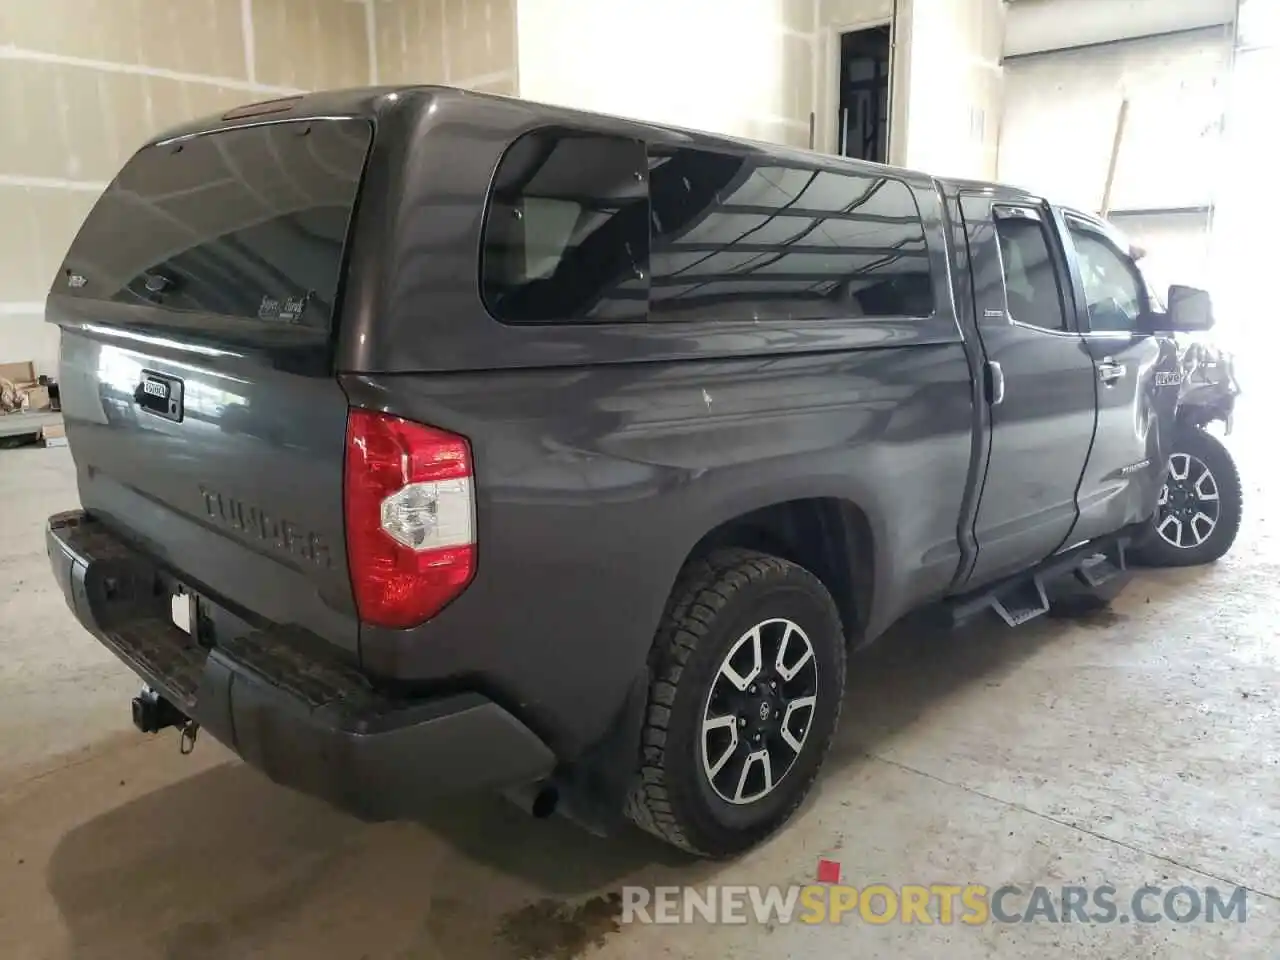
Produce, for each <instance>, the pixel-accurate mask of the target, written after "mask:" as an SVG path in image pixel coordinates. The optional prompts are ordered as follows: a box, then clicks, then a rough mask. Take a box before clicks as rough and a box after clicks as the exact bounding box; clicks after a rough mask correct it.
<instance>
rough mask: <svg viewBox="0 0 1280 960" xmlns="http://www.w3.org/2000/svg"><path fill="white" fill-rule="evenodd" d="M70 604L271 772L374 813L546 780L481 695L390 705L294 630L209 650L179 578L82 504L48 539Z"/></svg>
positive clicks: (519, 735) (396, 813)
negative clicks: (175, 615)
mask: <svg viewBox="0 0 1280 960" xmlns="http://www.w3.org/2000/svg"><path fill="white" fill-rule="evenodd" d="M45 541H46V548H47V550H48V554H49V562H50V563H51V564H52V566H53V572H54V576H55V577H56V578H57V581H58V584H59V586H61V587H62V592H63V594H64V595H65V596H66V599H67V604H68V605H69V606H70V607H71V609H72V611H73V612H74V613H75V615H76V618H77V619H78V620H79V621H80V623H81V624H83V625H84V627H85V628H86V629H87V630H88V631H89V632H90V633H92V634H93V635H94V636H95V637H97V638H98V640H99V641H100V642H101V643H102V644H103V645H104V646H106V647H107V648H108V649H109V650H111V651H112V653H114V654H115V655H116V656H117V657H118V658H120V660H122V661H123V662H124V663H125V665H127V666H128V667H129V668H130V669H132V670H133V671H134V672H135V673H136V674H138V676H139V677H141V678H142V679H143V681H145V682H146V683H147V684H148V685H150V686H151V687H152V688H154V689H155V690H156V691H158V692H159V693H160V694H161V695H163V696H164V697H165V698H166V699H167V700H169V701H170V702H171V703H172V704H173V705H174V706H175V707H177V709H179V710H180V711H182V712H183V713H184V714H185V715H186V716H188V717H189V718H191V719H193V720H195V721H196V722H198V723H199V724H200V725H201V726H202V727H204V728H205V729H206V730H207V731H208V732H209V733H211V734H212V735H213V736H214V737H216V738H217V739H218V740H220V741H221V742H222V743H224V744H226V745H227V746H228V747H230V748H231V749H232V750H234V751H235V752H236V753H238V754H239V755H240V756H241V757H243V758H244V759H245V760H246V761H247V762H249V763H250V764H252V765H253V766H255V767H257V768H258V769H260V770H262V771H263V772H264V773H266V774H267V776H269V777H270V778H271V779H272V780H274V781H276V782H277V783H280V784H283V785H285V786H289V787H293V788H295V789H298V790H301V791H303V792H305V793H310V794H313V795H315V796H318V797H322V798H324V799H326V800H328V801H329V802H331V803H333V804H335V805H337V806H340V807H342V808H344V809H346V810H349V811H351V812H352V813H355V814H357V815H358V816H362V817H364V818H366V819H376V820H384V819H398V818H406V817H412V816H414V815H415V814H417V813H419V812H421V810H422V809H423V806H424V805H425V804H426V803H427V802H428V801H429V800H431V799H432V798H435V797H438V796H441V795H444V794H449V793H458V792H465V791H470V790H497V789H502V788H506V787H512V786H517V785H520V784H524V783H531V782H534V781H537V780H540V779H543V778H545V777H546V776H548V775H549V774H550V772H551V770H552V768H553V766H554V764H555V759H554V757H553V755H552V753H551V751H550V750H549V749H548V748H547V746H546V745H545V744H544V743H543V742H542V741H541V740H540V739H538V737H537V736H535V735H534V734H533V733H532V732H531V731H530V730H529V729H528V728H527V727H526V726H525V725H524V724H522V723H521V722H520V721H519V720H517V719H516V718H515V717H513V716H512V715H511V714H510V713H508V712H507V711H506V710H504V709H503V708H502V707H500V706H498V705H497V704H495V703H493V702H492V701H489V700H487V699H485V698H484V697H482V696H480V695H478V694H473V693H460V694H452V695H448V696H441V697H438V698H431V699H425V700H404V699H391V698H387V697H385V696H381V695H379V694H378V693H377V692H376V691H374V690H372V689H371V688H370V686H369V684H368V681H367V680H366V679H365V678H364V677H363V676H362V675H361V674H360V673H359V672H358V671H355V670H353V669H352V668H350V667H348V666H347V665H345V664H342V663H339V662H337V661H335V660H334V659H332V657H327V656H326V655H325V647H326V644H325V643H324V641H322V640H320V639H319V638H317V637H315V636H313V635H311V634H309V633H307V632H306V631H303V630H300V629H298V628H295V627H278V628H272V629H268V630H257V631H254V632H252V633H249V634H248V635H246V636H242V637H236V638H234V639H229V640H225V641H224V640H223V639H221V638H220V639H219V641H218V644H217V645H216V646H215V647H214V648H212V649H208V648H206V647H204V646H201V645H200V644H199V643H197V642H196V641H195V640H194V639H193V638H192V637H191V636H189V635H188V634H187V633H186V632H185V631H183V630H181V629H179V628H178V627H177V626H175V625H174V624H173V622H172V619H171V608H170V598H171V596H172V593H173V591H174V590H175V589H177V587H179V586H180V584H179V583H178V582H177V581H175V580H173V579H172V578H170V577H169V576H168V575H167V574H165V573H164V572H163V571H161V570H159V569H158V568H157V567H156V566H155V564H154V563H152V562H151V561H150V560H149V559H148V558H147V557H146V556H145V555H144V554H142V553H140V552H138V551H136V550H134V549H133V548H132V547H130V546H129V545H127V544H125V543H124V542H123V541H121V540H120V539H118V538H117V537H115V536H114V535H113V534H112V533H111V532H110V531H109V530H107V529H106V528H105V527H104V526H103V525H102V524H101V523H99V522H98V521H96V520H94V519H93V518H92V517H89V516H87V515H86V514H84V513H82V512H75V513H65V514H59V515H57V516H54V517H51V518H50V519H49V524H48V527H47V530H46V534H45Z"/></svg>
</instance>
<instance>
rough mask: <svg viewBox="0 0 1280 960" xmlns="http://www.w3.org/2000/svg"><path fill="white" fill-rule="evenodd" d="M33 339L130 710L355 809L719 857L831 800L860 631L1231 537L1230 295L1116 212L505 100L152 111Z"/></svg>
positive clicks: (82, 591) (1031, 594) (86, 620)
mask: <svg viewBox="0 0 1280 960" xmlns="http://www.w3.org/2000/svg"><path fill="white" fill-rule="evenodd" d="M47 313H48V319H49V320H50V321H51V322H52V323H55V324H57V325H58V326H59V327H60V328H61V345H62V346H61V366H60V383H61V392H62V406H63V412H64V417H65V419H66V425H67V437H68V440H69V444H70V448H71V453H72V456H73V458H74V460H75V465H76V470H77V475H78V482H79V492H80V499H81V503H82V506H83V510H82V511H77V512H75V513H69V514H61V515H58V516H55V517H52V518H50V521H49V525H48V532H47V543H48V551H49V556H50V560H51V563H52V566H53V572H54V575H55V576H56V577H57V580H58V582H59V583H60V584H61V587H62V589H63V591H64V592H65V594H66V598H67V602H68V603H69V604H70V606H71V608H72V609H73V610H74V612H75V614H76V616H77V617H78V618H79V620H80V622H81V623H82V624H83V625H84V626H85V627H86V629H87V630H88V631H89V632H90V633H92V634H93V635H94V636H95V637H96V638H97V639H98V640H99V641H100V642H101V643H103V644H104V645H105V646H107V647H108V648H109V649H110V650H111V651H112V652H113V653H115V654H116V655H117V656H118V657H119V658H120V659H121V660H122V661H123V662H124V663H125V664H127V665H128V666H129V667H130V668H132V669H133V670H134V671H135V672H136V673H137V674H139V676H140V677H141V678H142V680H143V682H144V684H145V686H144V688H143V691H142V692H141V693H140V694H139V696H138V698H137V699H136V700H135V701H134V703H133V711H134V719H135V722H136V723H137V725H138V726H139V727H140V728H141V729H142V730H144V731H155V730H158V729H161V728H165V727H178V728H180V729H181V731H182V734H183V737H184V740H185V742H186V743H190V742H191V740H192V739H193V738H194V736H195V733H196V731H197V730H198V729H203V730H205V731H207V732H208V733H210V734H211V735H213V736H214V737H216V738H217V739H218V740H220V741H221V742H222V743H224V744H226V745H227V746H229V747H230V748H231V749H233V750H235V751H236V752H237V753H238V754H239V755H240V756H242V757H243V758H244V759H245V760H246V761H247V762H249V763H250V764H253V765H254V766H256V767H258V768H260V769H261V770H263V771H265V773H266V774H267V775H268V776H269V777H271V778H272V779H273V780H276V781H277V782H279V783H281V784H286V785H289V786H291V787H294V788H297V789H300V790H304V791H307V792H310V793H312V794H316V795H319V796H321V797H325V798H327V799H329V800H330V801H332V802H333V803H335V804H338V805H341V806H342V807H345V808H347V809H349V810H351V811H353V812H356V813H357V814H360V815H362V816H365V817H369V818H400V817H413V816H414V815H415V813H417V812H419V811H420V810H422V808H423V804H424V803H425V802H426V801H427V800H428V799H430V798H432V797H434V796H436V795H439V794H441V793H449V792H457V791H464V790H490V791H502V792H506V793H509V794H510V795H512V796H519V797H522V798H523V799H524V801H525V802H527V803H528V804H529V805H530V806H531V808H532V809H533V811H534V812H535V813H539V814H545V813H548V812H550V811H552V810H554V809H560V810H561V811H562V812H564V813H566V814H568V815H570V816H572V817H574V818H575V819H577V820H579V821H580V822H582V823H583V824H585V825H587V826H588V827H590V828H592V829H596V830H601V831H604V830H608V829H610V828H612V827H614V826H615V825H617V824H620V823H621V822H623V820H624V818H625V817H629V818H630V819H631V820H633V821H634V822H635V823H638V824H639V825H640V826H642V827H643V828H645V829H647V830H649V831H651V832H652V833H655V834H657V835H658V836H660V837H662V838H664V839H665V840H667V841H670V842H671V843H674V844H676V845H678V846H680V847H682V848H685V849H687V850H690V851H694V852H696V853H699V854H702V855H705V856H728V855H732V854H734V853H737V852H739V851H741V850H744V849H746V848H747V847H749V846H750V845H752V844H754V843H756V842H758V841H759V840H760V839H761V838H763V837H765V836H766V835H768V834H769V833H770V832H771V831H773V830H775V829H776V828H778V827H779V826H781V825H782V824H783V823H784V822H785V821H786V820H787V819H788V817H789V816H790V815H791V814H792V813H793V812H794V811H795V809H796V807H797V806H798V805H799V803H800V802H801V800H802V798H803V797H804V796H805V794H806V792H807V791H808V790H809V788H810V786H811V784H812V782H813V780H814V778H815V776H816V775H817V773H818V769H819V767H820V765H821V763H822V761H823V757H824V755H825V754H826V751H827V747H828V744H829V743H830V741H831V737H832V733H833V731H834V729H835V727H836V722H837V719H838V717H839V714H840V707H841V700H842V697H843V691H844V684H845V663H846V654H847V652H848V651H849V650H851V649H853V648H856V647H859V646H861V645H863V644H865V643H867V642H869V641H871V640H873V639H874V638H875V637H877V636H878V635H880V634H881V633H883V632H884V631H885V629H886V628H887V627H888V626H889V625H891V624H892V623H893V622H894V621H896V620H898V619H899V618H901V617H902V616H903V615H904V614H906V613H908V612H909V611H912V610H915V609H917V608H924V607H929V608H932V609H937V610H940V611H948V612H949V613H950V614H951V615H952V616H954V617H957V618H960V617H965V616H969V615H972V614H974V613H976V612H979V611H985V610H995V611H996V612H997V613H998V614H999V615H1000V616H1002V617H1004V619H1005V620H1006V621H1008V622H1009V623H1010V624H1017V623H1020V622H1022V621H1024V620H1027V619H1030V618H1031V617H1033V616H1035V615H1037V614H1039V613H1042V612H1044V611H1045V610H1046V609H1047V607H1048V604H1049V601H1048V599H1047V596H1048V594H1047V590H1048V588H1049V587H1050V586H1051V584H1052V581H1053V579H1054V578H1056V577H1060V576H1073V575H1074V576H1076V577H1078V578H1079V579H1082V580H1084V581H1085V582H1086V583H1088V584H1091V585H1099V584H1101V583H1102V582H1103V581H1105V580H1107V579H1109V578H1111V577H1114V576H1115V575H1116V573H1117V572H1118V571H1120V570H1121V569H1123V568H1124V567H1125V564H1126V557H1127V556H1137V557H1139V558H1145V559H1147V560H1148V561H1149V562H1154V563H1183V562H1186V563H1192V562H1194V563H1200V562H1207V561H1210V560H1213V559H1215V558H1216V557H1217V556H1219V555H1220V554H1222V553H1223V552H1224V551H1225V550H1226V549H1227V548H1228V547H1229V546H1230V544H1231V542H1232V539H1233V538H1234V536H1235V533H1236V530H1237V528H1238V525H1239V522H1240V485H1239V480H1238V477H1237V474H1236V471H1235V468H1234V466H1233V465H1232V461H1231V458H1230V457H1229V456H1228V454H1227V453H1226V451H1225V449H1224V447H1223V446H1222V444H1221V443H1220V442H1219V441H1218V440H1217V439H1216V438H1214V437H1213V436H1211V435H1210V434H1209V433H1207V432H1205V431H1204V430H1203V429H1201V428H1202V427H1203V426H1204V424H1205V423H1206V422H1207V421H1209V420H1211V419H1227V418H1229V417H1230V414H1231V403H1232V401H1233V399H1234V387H1233V385H1229V386H1228V388H1222V387H1221V377H1220V374H1221V373H1222V369H1223V368H1222V364H1228V366H1227V368H1226V369H1227V370H1228V371H1229V361H1228V360H1227V358H1225V357H1222V356H1219V355H1216V354H1215V355H1214V356H1215V357H1216V359H1214V360H1212V361H1210V362H1209V363H1208V366H1209V367H1214V366H1216V367H1217V370H1218V374H1217V375H1215V376H1217V379H1215V381H1214V382H1215V383H1217V384H1218V386H1217V387H1215V388H1214V389H1213V390H1211V391H1208V394H1210V395H1211V399H1205V398H1204V397H1201V398H1200V400H1199V401H1196V402H1189V401H1190V400H1195V397H1194V396H1193V393H1194V391H1192V390H1191V389H1190V387H1191V386H1192V384H1191V383H1190V381H1191V380H1192V379H1194V378H1195V377H1197V376H1199V375H1200V374H1199V373H1198V371H1202V370H1203V369H1208V367H1206V365H1205V362H1204V357H1205V350H1206V349H1208V348H1205V347H1203V346H1202V347H1200V348H1198V350H1199V352H1198V353H1196V354H1195V357H1190V356H1189V354H1188V350H1187V349H1186V348H1185V347H1184V346H1181V345H1180V339H1182V338H1184V337H1185V336H1186V334H1188V333H1189V332H1194V331H1201V330H1204V329H1207V328H1208V327H1209V326H1210V325H1211V322H1212V316H1211V308H1210V304H1209V301H1208V298H1207V296H1206V295H1205V294H1204V293H1203V292H1201V291H1197V290H1192V289H1189V288H1182V287H1175V288H1173V289H1172V290H1171V291H1170V292H1169V296H1168V302H1167V305H1166V304H1162V303H1160V302H1159V301H1158V299H1157V298H1155V297H1154V296H1153V294H1152V293H1151V292H1150V291H1149V290H1148V288H1147V285H1146V283H1145V282H1144V279H1143V276H1142V274H1141V272H1140V270H1139V269H1138V267H1137V266H1136V264H1135V262H1134V259H1133V257H1132V256H1131V253H1130V250H1129V247H1128V245H1127V243H1126V242H1125V241H1124V239H1123V238H1122V237H1120V236H1119V235H1118V234H1117V233H1116V232H1115V231H1114V230H1113V229H1112V228H1111V227H1109V226H1108V225H1107V224H1106V223H1104V222H1102V221H1100V220H1099V219H1097V218H1096V217H1093V216H1090V215H1087V214H1084V213H1078V212H1074V211H1070V210H1064V209H1060V208H1058V207H1056V206H1054V205H1052V204H1051V203H1048V202H1046V201H1045V200H1044V199H1042V198H1040V197H1036V196H1031V195H1028V194H1027V193H1025V192H1022V191H1019V190H1014V189H1010V188H1008V187H1003V186H999V185H996V184H990V183H970V182H954V181H946V180H939V179H936V178H934V177H931V176H928V175H926V174H922V173H915V172H911V171H908V170H901V169H894V168H889V167H883V166H877V165H872V164H865V163H856V162H849V161H845V160H841V159H837V158H833V157H827V156H819V155H815V154H811V153H806V152H803V151H797V150H790V149H785V148H780V147H771V146H767V145H763V144H756V143H746V142H742V141H737V140H732V139H727V138H723V137H717V136H711V135H706V134H700V133H693V132H689V131H685V130H677V129H670V128H666V127H661V126H655V125H652V124H644V123H638V122H633V121H628V120H621V119H616V118H611V117H604V116H597V115H592V114H586V113H578V112H573V111H569V110H563V109H557V108H551V107H545V106H540V105H536V104H532V103H526V102H522V101H519V100H513V99H505V98H497V97H486V96H480V95H475V94H470V93H464V92H461V91H457V90H451V89H445V88H433V87H413V88H398V89H370V90H355V91H343V92H330V93H321V94H314V95H310V96H305V97H292V98H287V99H283V100H277V101H272V102H268V103H261V104H254V105H251V106H247V107H243V108H240V109H237V110H233V111H231V112H229V113H227V114H226V115H224V116H220V117H213V118H208V119H205V120H202V121H200V122H198V123H192V124H190V125H188V126H185V127H183V128H181V129H177V130H173V131H171V132H169V133H167V134H166V135H164V136H163V137H161V138H159V139H157V140H155V141H153V142H151V143H148V144H146V145H145V146H143V147H142V148H141V149H140V150H139V151H138V152H137V154H136V155H134V156H133V157H132V159H130V160H129V161H128V163H127V164H126V165H125V167H124V169H123V170H122V171H121V172H120V174H119V175H118V176H117V177H116V178H115V180H114V181H113V182H112V183H111V185H110V186H109V188H108V189H107V191H106V192H105V194H104V195H103V196H102V198H101V199H100V200H99V201H98V203H97V205H96V206H95V207H94V209H93V211H92V212H91V213H90V215H89V217H88V219H87V220H86V221H85V223H84V225H83V227H82V228H81V230H80V232H79V234H78V236H77V237H76V238H75V241H74V243H73V244H72V246H71V249H70V251H69V252H68V254H67V257H66V260H65V262H64V263H63V265H62V267H61V269H60V270H59V272H58V275H57V276H56V278H55V279H54V283H53V288H52V290H51V292H50V295H49V299H48V309H47ZM1228 380H1230V377H1228Z"/></svg>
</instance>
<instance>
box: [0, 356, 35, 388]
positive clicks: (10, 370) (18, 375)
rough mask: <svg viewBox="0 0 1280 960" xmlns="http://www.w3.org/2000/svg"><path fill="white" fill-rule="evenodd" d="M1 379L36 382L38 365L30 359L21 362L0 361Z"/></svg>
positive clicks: (16, 381) (15, 381)
mask: <svg viewBox="0 0 1280 960" xmlns="http://www.w3.org/2000/svg"><path fill="white" fill-rule="evenodd" d="M0 380H11V381H13V382H14V383H35V381H36V365H35V364H34V363H32V362H31V361H30V360H23V361H22V362H21V363H0Z"/></svg>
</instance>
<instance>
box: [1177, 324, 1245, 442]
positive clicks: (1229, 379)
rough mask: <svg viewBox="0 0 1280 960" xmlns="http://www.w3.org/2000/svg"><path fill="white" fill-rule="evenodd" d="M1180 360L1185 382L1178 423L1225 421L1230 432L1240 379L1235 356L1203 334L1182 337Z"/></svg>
mask: <svg viewBox="0 0 1280 960" xmlns="http://www.w3.org/2000/svg"><path fill="white" fill-rule="evenodd" d="M1178 339H1179V341H1180V342H1179V344H1178V347H1179V354H1180V357H1179V361H1180V365H1181V372H1182V382H1181V387H1180V390H1179V393H1178V414H1177V417H1178V423H1179V424H1182V425H1186V426H1193V427H1205V426H1207V425H1208V424H1210V423H1213V422H1214V421H1215V420H1220V421H1222V423H1223V425H1224V428H1225V432H1226V433H1227V434H1230V433H1231V427H1232V421H1233V418H1234V414H1235V405H1236V397H1238V396H1239V395H1240V383H1239V381H1238V380H1237V379H1236V370H1235V360H1234V358H1233V357H1232V356H1231V354H1230V353H1228V352H1227V351H1226V350H1223V349H1222V348H1221V347H1218V346H1216V345H1215V344H1213V343H1207V342H1205V341H1204V340H1202V339H1200V338H1195V339H1192V338H1188V339H1187V340H1186V341H1185V342H1181V341H1182V340H1183V338H1181V337H1179V338H1178Z"/></svg>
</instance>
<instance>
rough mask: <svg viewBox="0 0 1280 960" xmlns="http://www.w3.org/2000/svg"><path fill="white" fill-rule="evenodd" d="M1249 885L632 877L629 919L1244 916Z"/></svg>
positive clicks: (971, 922) (625, 891)
mask: <svg viewBox="0 0 1280 960" xmlns="http://www.w3.org/2000/svg"><path fill="white" fill-rule="evenodd" d="M1247 915H1248V908H1247V892H1246V891H1245V889H1244V888H1243V887H1231V888H1218V887H1203V888H1199V887H1189V886H1175V887H1158V886H1143V887H1138V888H1137V889H1135V890H1131V891H1122V890H1119V889H1117V888H1116V887H1114V886H1111V885H1110V884H1102V885H1100V886H1095V887H1085V886H1062V887H1046V886H1025V887H1024V886H1019V885H1016V884H1005V885H1004V886H1000V887H995V888H991V887H988V886H986V885H983V884H974V883H970V884H943V883H934V884H904V885H901V886H890V885H888V884H883V883H873V884H869V885H867V886H864V887H861V888H859V887H854V886H848V885H843V884H811V885H808V886H792V887H777V886H770V887H760V886H730V885H725V886H709V887H701V888H695V887H674V886H672V887H652V888H650V887H634V886H629V887H623V888H622V922H623V923H655V924H678V923H698V922H701V923H733V924H743V923H752V922H754V923H757V924H762V925H763V924H789V923H804V924H821V923H832V924H834V923H850V922H862V923H870V924H890V923H901V924H943V925H947V924H961V925H965V926H981V925H984V924H990V923H1083V924H1112V923H1122V924H1123V923H1141V924H1152V923H1221V922H1228V923H1244V922H1245V921H1246V919H1247Z"/></svg>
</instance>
